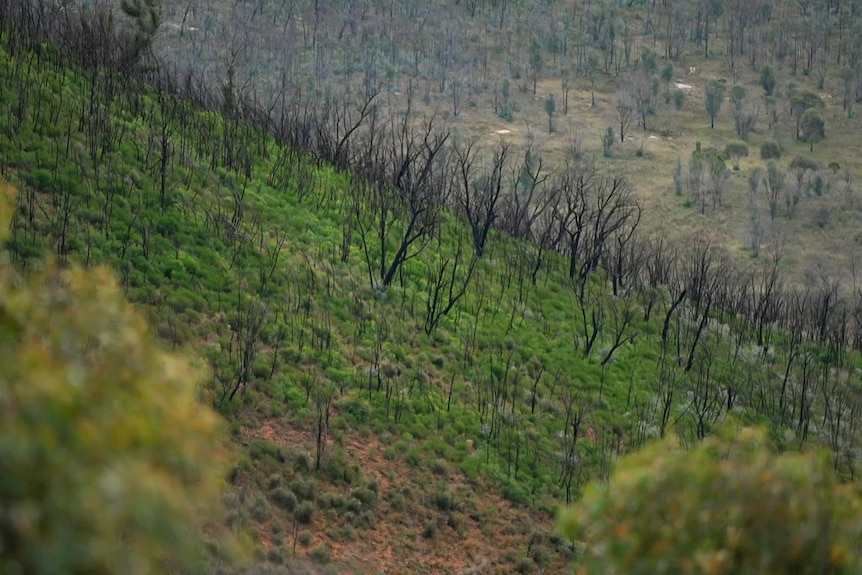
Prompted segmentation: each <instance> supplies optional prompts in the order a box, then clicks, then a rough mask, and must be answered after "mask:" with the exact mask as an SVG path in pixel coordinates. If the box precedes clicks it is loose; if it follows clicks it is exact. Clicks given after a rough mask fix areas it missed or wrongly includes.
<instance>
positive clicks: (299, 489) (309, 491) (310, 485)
mask: <svg viewBox="0 0 862 575" xmlns="http://www.w3.org/2000/svg"><path fill="white" fill-rule="evenodd" d="M290 490H291V491H293V493H294V494H295V495H296V496H297V497H298V498H299V499H300V500H302V501H312V500H313V499H314V496H315V494H316V493H317V485H315V484H314V481H313V480H311V479H294V480H293V481H292V482H291V483H290Z"/></svg>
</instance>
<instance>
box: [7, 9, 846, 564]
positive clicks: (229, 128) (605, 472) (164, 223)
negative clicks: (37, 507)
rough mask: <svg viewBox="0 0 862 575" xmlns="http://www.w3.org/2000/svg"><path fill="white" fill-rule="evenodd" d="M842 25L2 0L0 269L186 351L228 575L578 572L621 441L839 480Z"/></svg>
mask: <svg viewBox="0 0 862 575" xmlns="http://www.w3.org/2000/svg"><path fill="white" fill-rule="evenodd" d="M109 9H110V10H109ZM860 10H862V6H857V4H856V3H854V2H848V1H836V2H794V3H785V2H777V1H776V2H756V1H755V2H746V3H742V2H738V1H736V0H729V1H724V2H723V1H721V0H709V1H706V2H682V1H680V2H673V1H665V2H659V1H656V2H638V1H634V2H627V3H601V2H577V1H576V2H566V3H563V2H555V1H549V2H541V3H532V2H526V1H524V2H517V1H515V0H496V1H490V0H489V1H480V0H476V1H470V0H459V1H451V2H430V3H418V2H412V1H405V2H398V3H396V2H394V1H393V2H389V3H375V2H359V1H356V2H354V1H345V2H325V3H324V2H317V1H315V2H310V1H309V2H300V1H295V2H291V1H290V0H285V1H284V2H237V3H235V4H232V5H231V4H228V3H225V4H221V3H218V2H216V3H203V2H185V3H183V2H173V1H172V0H165V2H164V3H163V4H161V5H159V4H158V3H155V2H152V1H150V0H137V1H136V2H133V1H131V0H130V1H129V2H126V3H123V4H122V5H116V6H108V5H100V4H99V3H92V4H87V5H78V4H77V3H57V4H55V3H50V2H37V1H32V2H31V1H25V2H19V1H13V0H0V110H2V115H0V176H2V177H3V178H4V179H5V180H7V181H9V182H11V183H12V184H13V185H14V189H15V192H14V193H12V192H11V190H12V188H9V190H10V191H9V192H8V193H6V194H5V195H6V196H8V198H7V200H8V201H10V202H11V203H12V205H13V206H14V210H13V215H12V222H11V225H10V226H9V237H8V239H7V240H6V243H5V250H6V253H7V254H8V256H7V257H8V258H9V260H10V261H11V262H12V263H13V264H14V265H15V267H16V268H17V269H18V270H19V271H20V272H22V273H23V274H25V275H27V274H35V273H37V272H38V270H40V269H42V268H43V267H44V266H45V264H44V263H43V262H44V260H43V257H44V254H50V257H51V258H52V259H53V260H54V261H55V262H56V264H57V265H58V266H60V267H68V266H78V265H80V266H84V267H91V266H95V265H97V264H98V265H106V266H109V267H110V268H111V269H113V270H114V273H115V275H116V280H117V283H118V285H119V286H120V289H122V291H123V294H124V295H125V297H126V298H128V299H129V300H130V301H132V302H133V303H134V304H135V305H136V306H137V307H138V308H139V309H140V311H141V312H142V313H143V314H145V315H146V317H147V319H148V322H149V324H150V326H151V328H152V331H153V335H154V336H156V337H158V338H159V339H160V340H161V341H162V342H163V343H164V345H166V346H168V347H172V348H175V349H177V350H181V351H183V352H184V353H187V354H191V355H195V356H197V357H200V358H201V359H202V360H203V361H204V362H205V363H206V365H207V371H206V376H205V381H204V382H203V384H202V385H201V389H200V395H201V400H202V401H204V402H207V403H209V404H210V405H212V406H213V407H214V408H216V409H217V410H218V411H219V412H221V414H222V415H223V416H224V417H225V418H226V419H227V421H228V422H229V427H230V435H231V438H232V440H233V442H234V443H235V444H236V445H237V446H238V448H239V451H240V456H239V459H238V461H237V462H236V463H235V465H234V467H233V469H232V470H231V472H230V473H229V474H228V481H229V483H230V486H229V488H228V489H227V494H226V495H225V497H224V505H225V507H226V511H227V518H226V519H225V525H226V527H227V528H229V529H231V530H234V531H236V532H237V533H249V534H251V535H252V536H253V537H254V538H255V540H256V543H257V548H258V554H257V555H256V556H255V557H254V562H255V563H256V565H255V566H253V567H247V568H245V567H244V568H243V569H244V570H245V571H246V572H249V573H267V572H290V573H293V572H304V571H307V572H317V571H321V572H376V571H384V570H387V571H389V572H429V573H430V572H435V573H436V572H453V573H455V572H463V573H469V572H477V573H478V572H489V573H491V572H499V573H509V572H520V573H529V572H534V571H539V572H541V571H542V570H545V572H565V570H566V569H570V568H576V567H573V565H575V564H579V565H580V567H577V568H578V569H587V568H588V564H587V563H581V561H580V559H581V558H582V554H581V552H582V551H583V549H582V548H581V547H580V546H579V544H578V543H577V542H576V541H574V539H571V538H569V537H570V536H571V537H575V535H576V534H577V529H575V528H570V529H568V530H567V531H566V533H568V534H569V535H566V534H561V533H558V532H557V531H556V530H555V521H556V520H555V514H556V510H557V509H558V507H560V506H562V505H567V504H571V503H575V502H577V501H578V500H579V499H580V497H581V496H582V495H583V493H584V492H585V489H587V486H588V484H589V483H590V482H591V481H592V482H604V481H608V479H609V478H612V477H620V478H621V479H620V481H624V479H622V478H623V477H624V476H623V475H622V474H619V475H616V476H614V475H612V474H613V469H614V465H615V463H616V462H617V461H618V460H619V459H620V458H622V457H624V456H626V455H629V454H632V453H637V452H639V451H640V450H641V449H642V448H644V447H645V446H648V445H650V444H651V443H652V442H653V441H655V440H660V439H661V440H665V441H666V442H667V441H671V438H672V441H675V442H676V444H675V445H677V446H679V447H680V448H681V449H688V448H694V447H695V446H697V445H701V442H702V441H703V440H705V439H706V438H709V437H711V436H713V435H714V434H715V433H717V432H718V431H719V430H721V429H725V430H726V427H724V428H723V425H726V422H728V421H733V422H738V423H739V424H744V425H762V426H764V427H765V428H766V429H768V434H767V435H764V436H762V437H761V436H758V437H759V438H760V439H758V441H759V443H757V446H760V447H763V446H764V445H765V444H769V445H770V446H772V448H774V449H777V450H778V451H782V452H784V451H791V452H796V451H799V452H803V453H808V452H813V451H816V450H821V449H822V450H825V451H826V452H828V455H827V456H824V457H822V458H820V459H817V460H816V466H817V471H818V473H821V472H822V473H821V475H822V476H824V477H829V478H830V479H829V480H828V481H832V482H835V481H839V482H847V483H848V484H849V485H855V483H854V482H855V481H856V480H857V479H858V474H859V473H860V458H859V454H860V448H862V430H860V429H859V426H860V420H859V415H860V410H862V391H860V390H862V371H860V367H862V366H860V356H859V354H860V351H862V290H860V289H858V287H857V284H856V272H857V270H856V258H855V256H854V252H853V251H852V249H851V248H852V246H853V245H855V240H854V238H853V237H852V235H853V233H854V230H855V229H856V228H855V226H856V225H857V222H856V220H858V214H857V212H856V210H857V207H858V206H857V202H856V200H855V192H856V182H855V175H854V170H855V169H856V168H857V167H858V166H859V158H858V157H857V156H856V154H857V153H858V152H857V149H858V133H859V132H858V128H859V124H858V120H857V118H856V112H855V106H856V103H857V100H858V99H859V98H860V97H862V83H860V77H862V76H860V74H862V65H860V62H859V58H860V57H862V19H860V18H862V15H860V13H859V12H860ZM503 132H506V133H503ZM651 138H652V139H651ZM854 145H856V146H857V147H854ZM4 189H5V188H4ZM830 234H832V235H830ZM833 237H840V241H841V242H843V243H840V244H838V245H837V247H836V248H835V249H836V252H837V253H831V254H828V253H826V252H817V251H816V250H820V249H822V248H823V246H824V245H828V244H829V242H830V241H832V238H833ZM836 241H837V240H836ZM800 246H804V249H805V250H806V252H805V253H808V254H812V253H816V254H817V255H816V257H817V262H818V263H819V264H820V265H809V264H808V263H806V262H807V260H806V258H805V257H803V255H801V252H800V250H801V249H802V248H801V247H800ZM2 319H3V318H2V316H0V320H2ZM2 325H3V324H2V322H0V326H2ZM0 341H2V338H0ZM0 406H2V395H0ZM722 433H726V431H724V432H722ZM663 445H667V443H664V444H663ZM698 449H701V448H698ZM649 453H652V452H649ZM697 453H698V454H699V455H698V457H706V456H704V455H703V453H702V452H701V451H697ZM711 453H713V454H714V452H711ZM758 453H760V452H757V453H754V452H751V453H750V452H748V451H745V453H744V454H743V455H744V457H743V460H745V461H751V460H756V461H758V462H762V461H766V463H764V465H765V466H767V467H768V466H769V465H773V463H774V464H775V465H776V466H778V467H781V466H785V465H790V466H791V467H790V468H788V469H790V471H787V472H786V473H784V472H783V471H782V474H781V477H782V478H786V480H787V481H786V484H785V483H782V485H787V486H789V487H787V489H791V488H793V486H794V485H797V484H798V483H799V482H800V481H801V480H800V479H799V477H798V474H797V473H796V472H795V471H793V469H797V467H794V466H798V465H802V466H804V465H807V464H808V463H805V462H806V461H809V460H808V459H806V457H807V456H806V455H800V456H798V457H799V458H798V459H781V458H780V457H774V456H772V455H769V456H767V455H763V456H762V458H765V459H762V458H761V455H758ZM749 456H750V457H749ZM636 457H640V459H634V460H628V459H627V460H626V461H635V462H637V461H640V462H641V463H643V461H644V459H643V456H636ZM746 458H747V459H746ZM719 459H720V458H719ZM686 461H695V460H694V459H692V460H686V459H684V458H681V459H679V460H678V461H677V460H675V459H674V460H670V459H669V460H668V465H670V466H673V465H676V467H671V468H672V469H679V470H681V471H680V473H682V472H684V471H685V470H686V469H687V468H686V467H685V466H686V465H687V463H686ZM698 461H699V460H698ZM811 461H814V460H813V459H812V460H811ZM785 462H791V463H785ZM627 465H629V466H630V465H632V464H631V463H629V464H627ZM704 465H706V464H704ZM811 465H815V464H814V463H811ZM716 466H717V467H716V469H719V468H720V470H721V472H722V473H729V471H728V470H727V469H726V467H727V466H724V467H721V465H719V464H716ZM624 468H625V466H624ZM764 468H766V467H764ZM781 469H785V468H784V467H781ZM668 477H669V478H670V479H668V480H667V483H666V484H662V485H665V487H664V488H665V489H674V490H675V489H684V486H682V487H680V486H679V485H678V484H677V483H674V481H676V479H674V477H676V478H678V475H673V474H669V475H668ZM818 477H819V475H818ZM755 479H756V478H755ZM783 480H784V479H782V481H783ZM739 481H740V482H741V485H743V489H754V487H752V485H754V484H752V483H746V481H754V479H751V478H749V477H747V476H746V477H742V476H740V478H739ZM776 481H778V480H776ZM824 481H827V480H825V479H824ZM614 482H615V479H611V484H612V485H613V484H614ZM703 485H707V487H708V485H709V483H708V482H706V480H704V481H701V482H700V483H697V484H696V485H693V486H692V489H693V490H694V489H695V488H701V487H703ZM767 487H769V486H767ZM833 487H834V486H833V485H832V483H829V488H830V489H832V488H833ZM782 488H783V487H782ZM656 489H657V490H658V491H657V493H661V492H662V491H661V490H662V487H661V485H659V487H657V488H656ZM836 489H837V488H836ZM692 493H701V494H702V493H706V496H709V494H710V492H709V489H708V488H707V489H704V490H703V491H702V492H701V491H692ZM729 493H736V492H733V491H729ZM800 493H801V492H800ZM841 493H842V497H844V495H843V494H844V491H842V492H841ZM621 494H622V495H621V497H622V496H624V495H625V492H624V491H623V492H621ZM593 495H595V494H594V493H593ZM854 497H855V496H854ZM847 501H848V502H850V503H848V506H847V509H857V510H858V501H857V500H856V499H854V498H853V497H850V496H848V499H847ZM854 505H856V506H857V507H853V506H854ZM794 509H796V508H794ZM806 509H807V508H806ZM812 509H813V511H811V513H814V514H816V513H818V509H819V507H817V505H813V506H812ZM684 511H685V512H686V513H689V512H690V510H689V508H686V509H685V510H684ZM828 512H829V513H832V510H831V508H830V510H829V511H828ZM800 513H801V512H800ZM805 513H808V511H805ZM824 513H826V512H824ZM806 517H808V515H806ZM830 517H831V516H830ZM835 517H836V518H835V522H836V524H841V525H844V526H850V527H847V528H848V529H850V528H851V527H852V529H857V527H858V526H857V524H856V523H853V521H855V519H854V518H853V516H851V517H850V519H846V518H844V517H838V516H837V515H836V516H835ZM0 519H2V511H0ZM597 519H601V520H602V521H605V520H607V518H598V517H597ZM611 519H613V518H611ZM845 519H846V520H845ZM716 521H720V519H716ZM608 525H609V526H608V527H607V529H608V532H609V533H610V532H613V526H612V525H610V524H608ZM0 527H2V524H0ZM642 528H643V529H645V527H642ZM854 532H855V531H854ZM2 533H3V530H2V529H0V534H2ZM836 541H837V540H836ZM838 543H841V544H842V545H843V542H838ZM838 543H836V545H838ZM686 545H689V543H686ZM811 545H812V546H814V547H816V546H817V545H821V546H820V547H816V548H817V549H821V550H822V549H832V547H829V545H831V543H830V542H828V541H827V542H826V543H823V542H822V541H820V542H819V543H818V542H817V541H815V542H814V543H811ZM824 545H825V547H824ZM814 547H812V548H814ZM668 548H669V549H670V548H673V549H683V547H668ZM835 548H836V549H837V547H835ZM685 549H690V547H686V548H685ZM842 549H843V547H842ZM0 553H2V546H0ZM833 559H834V561H835V563H834V564H830V565H832V567H835V568H839V567H840V568H845V567H846V569H853V568H855V569H857V571H852V570H846V571H843V572H847V573H856V572H858V566H857V567H854V565H856V563H858V557H855V556H854V555H853V553H849V554H845V555H842V556H841V557H837V558H833ZM219 560H221V559H219ZM626 560H628V559H626ZM657 560H658V561H661V558H659V559H657ZM830 560H832V559H830ZM214 561H215V560H214ZM608 561H610V559H608ZM743 563H744V562H743ZM743 563H740V564H743ZM595 565H601V568H608V566H612V568H615V569H620V568H623V567H626V566H627V567H626V568H630V569H631V573H636V572H647V571H638V570H637V569H635V567H633V566H632V565H631V564H628V563H613V562H606V563H601V562H599V563H596V564H595ZM732 565H733V564H731V563H727V564H726V565H725V569H729V570H726V571H714V572H721V573H732V572H737V571H733V566H732ZM208 568H209V571H210V572H211V571H212V570H213V569H218V568H222V565H221V564H219V565H215V566H213V565H210V566H209V567H208ZM638 568H643V566H641V567H638ZM237 569H239V568H237ZM704 569H706V568H705V567H704ZM471 570H472V571H471ZM589 572H592V571H589ZM621 572H628V571H621ZM691 572H692V573H694V572H702V571H691ZM776 572H777V571H776Z"/></svg>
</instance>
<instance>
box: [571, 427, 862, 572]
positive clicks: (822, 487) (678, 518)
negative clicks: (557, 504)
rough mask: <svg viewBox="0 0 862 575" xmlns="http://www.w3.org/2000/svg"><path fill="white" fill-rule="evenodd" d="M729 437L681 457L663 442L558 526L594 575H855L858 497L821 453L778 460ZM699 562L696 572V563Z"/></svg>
mask: <svg viewBox="0 0 862 575" xmlns="http://www.w3.org/2000/svg"><path fill="white" fill-rule="evenodd" d="M766 445H767V436H766V434H765V433H764V432H763V431H761V430H753V429H745V430H742V431H741V432H740V433H739V434H738V435H736V436H734V434H733V433H732V432H731V431H730V429H729V428H725V429H724V430H722V432H721V433H720V435H719V436H717V437H712V438H709V439H707V440H705V441H704V442H703V443H702V444H701V445H699V446H697V447H695V448H694V449H693V450H691V451H688V452H685V451H683V450H682V449H680V448H679V447H677V445H676V443H674V442H672V441H670V440H665V441H662V442H659V443H656V444H655V445H653V446H652V447H648V448H646V449H644V450H643V451H642V452H641V453H638V454H636V455H633V456H630V457H627V458H625V459H623V460H621V461H620V462H619V464H618V466H617V468H616V470H615V472H614V474H613V476H612V477H611V479H610V482H609V483H608V484H601V485H599V484H593V485H590V486H589V487H588V488H587V490H586V492H585V494H584V497H583V500H582V502H581V504H580V505H579V506H578V507H576V508H574V509H571V510H569V511H567V512H565V513H563V515H562V517H561V527H562V530H563V532H564V533H565V534H566V535H567V536H568V537H570V538H571V539H572V540H574V539H576V538H584V543H585V545H586V548H587V550H588V551H589V552H588V554H587V556H586V557H585V565H584V568H585V569H586V570H587V571H588V572H591V573H592V572H595V573H626V574H630V575H647V574H650V575H652V574H654V573H659V572H666V573H686V572H688V573H691V572H698V573H707V572H708V573H714V574H717V575H731V574H737V573H757V574H762V575H779V574H784V573H794V574H798V575H820V574H822V573H858V572H859V568H860V566H862V565H860V563H862V561H860V556H859V552H858V551H859V548H858V544H859V541H860V540H862V498H860V488H859V486H858V485H854V484H848V485H839V484H838V482H837V479H836V477H835V474H834V471H833V470H832V466H831V463H830V459H829V457H828V456H826V455H818V454H812V453H805V454H783V455H778V454H776V453H774V452H773V450H771V449H769V448H768V447H766ZM693 562H694V564H693Z"/></svg>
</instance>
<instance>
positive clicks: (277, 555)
mask: <svg viewBox="0 0 862 575" xmlns="http://www.w3.org/2000/svg"><path fill="white" fill-rule="evenodd" d="M266 560H267V561H269V562H270V563H274V564H275V565H281V564H282V563H284V554H283V553H282V552H281V549H280V548H276V547H274V548H272V549H270V550H269V551H267V552H266Z"/></svg>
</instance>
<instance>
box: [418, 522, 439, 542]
mask: <svg viewBox="0 0 862 575" xmlns="http://www.w3.org/2000/svg"><path fill="white" fill-rule="evenodd" d="M436 535H437V522H436V521H434V520H433V519H432V520H430V521H428V522H426V523H425V527H424V528H423V529H422V537H424V538H425V539H434V537H435V536H436Z"/></svg>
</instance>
